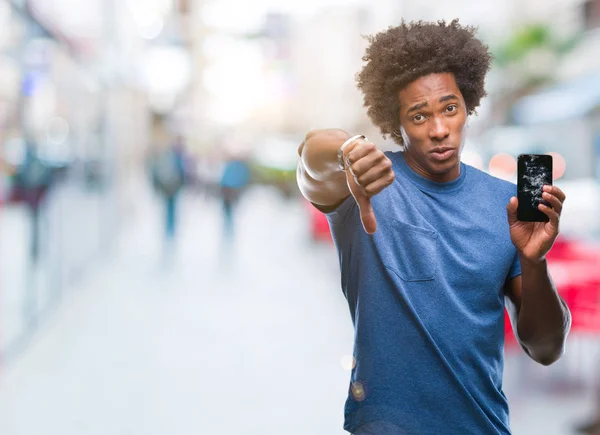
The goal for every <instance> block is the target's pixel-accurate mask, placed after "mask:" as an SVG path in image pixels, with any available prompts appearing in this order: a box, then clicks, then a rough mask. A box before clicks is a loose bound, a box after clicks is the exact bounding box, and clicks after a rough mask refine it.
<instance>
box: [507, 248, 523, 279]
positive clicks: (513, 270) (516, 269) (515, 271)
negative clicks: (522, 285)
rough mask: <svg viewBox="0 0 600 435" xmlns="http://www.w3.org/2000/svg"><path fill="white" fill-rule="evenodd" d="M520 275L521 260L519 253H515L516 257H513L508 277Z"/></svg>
mask: <svg viewBox="0 0 600 435" xmlns="http://www.w3.org/2000/svg"><path fill="white" fill-rule="evenodd" d="M519 275H521V262H520V261H519V255H518V254H517V253H515V258H514V259H513V263H512V266H511V267H510V271H509V272H508V279H512V278H514V277H516V276H519Z"/></svg>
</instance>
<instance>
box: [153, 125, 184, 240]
mask: <svg viewBox="0 0 600 435" xmlns="http://www.w3.org/2000/svg"><path fill="white" fill-rule="evenodd" d="M184 150H185V146H184V140H183V137H182V136H177V137H175V139H174V140H173V141H172V142H170V143H169V144H167V146H166V147H164V148H163V149H160V150H159V151H158V153H157V154H156V155H154V156H153V158H152V160H151V172H152V183H153V185H154V188H155V190H156V191H157V192H158V193H159V195H160V196H161V197H162V201H163V205H164V208H163V210H164V238H165V242H166V247H167V249H170V248H171V246H172V244H173V243H174V240H175V237H176V233H177V205H178V196H179V193H180V191H181V189H182V188H183V186H184V184H185V178H186V164H185V155H184V152H185V151H184Z"/></svg>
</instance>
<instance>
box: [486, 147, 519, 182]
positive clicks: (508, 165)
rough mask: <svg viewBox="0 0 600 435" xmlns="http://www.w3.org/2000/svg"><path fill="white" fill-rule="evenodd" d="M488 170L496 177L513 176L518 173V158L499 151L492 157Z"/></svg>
mask: <svg viewBox="0 0 600 435" xmlns="http://www.w3.org/2000/svg"><path fill="white" fill-rule="evenodd" d="M488 170H489V172H490V174H492V175H493V176H495V177H499V178H509V177H513V176H514V175H515V174H516V173H517V160H516V159H515V158H514V157H513V156H511V155H510V154H506V153H498V154H496V155H494V156H493V157H492V158H491V159H490V162H489V164H488Z"/></svg>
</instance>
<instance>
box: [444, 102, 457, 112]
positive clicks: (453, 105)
mask: <svg viewBox="0 0 600 435" xmlns="http://www.w3.org/2000/svg"><path fill="white" fill-rule="evenodd" d="M457 109H458V107H457V106H456V104H450V105H449V106H448V107H446V112H448V113H454V112H456V110H457Z"/></svg>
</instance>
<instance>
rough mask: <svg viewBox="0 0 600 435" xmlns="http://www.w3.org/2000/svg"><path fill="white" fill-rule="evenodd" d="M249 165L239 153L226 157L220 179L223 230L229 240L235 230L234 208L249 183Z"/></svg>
mask: <svg viewBox="0 0 600 435" xmlns="http://www.w3.org/2000/svg"><path fill="white" fill-rule="evenodd" d="M250 178H251V176H250V167H249V166H248V163H247V162H246V159H244V158H243V157H242V156H241V155H237V154H235V153H233V154H231V155H230V156H229V157H227V158H226V160H225V164H224V166H223V173H222V174H221V180H220V197H221V204H222V210H223V231H224V236H225V239H226V240H231V238H232V237H233V235H234V230H235V216H234V214H235V208H236V206H237V203H238V202H239V200H240V197H241V195H242V193H243V192H244V190H245V189H246V187H248V185H249V184H250Z"/></svg>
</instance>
